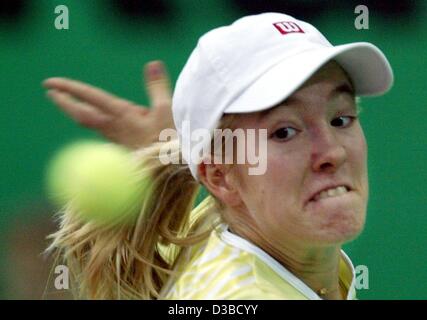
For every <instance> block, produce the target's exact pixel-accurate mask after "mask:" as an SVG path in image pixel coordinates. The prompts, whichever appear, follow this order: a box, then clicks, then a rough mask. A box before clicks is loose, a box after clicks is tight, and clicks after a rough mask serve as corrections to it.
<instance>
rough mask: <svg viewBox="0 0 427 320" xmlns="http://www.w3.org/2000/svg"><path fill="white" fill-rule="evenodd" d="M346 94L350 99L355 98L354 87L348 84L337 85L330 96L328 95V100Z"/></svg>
mask: <svg viewBox="0 0 427 320" xmlns="http://www.w3.org/2000/svg"><path fill="white" fill-rule="evenodd" d="M342 93H347V94H349V95H351V96H352V97H355V95H356V93H355V91H354V87H353V86H352V85H351V84H350V83H348V82H344V83H341V84H340V85H338V86H337V87H336V88H335V89H334V90H332V91H331V94H330V95H329V97H330V98H333V97H334V96H336V95H339V94H342Z"/></svg>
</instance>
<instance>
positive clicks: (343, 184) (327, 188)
mask: <svg viewBox="0 0 427 320" xmlns="http://www.w3.org/2000/svg"><path fill="white" fill-rule="evenodd" d="M338 187H345V188H346V190H347V192H346V193H349V192H351V191H353V189H352V188H351V187H350V186H349V185H348V184H345V183H342V184H334V185H330V186H326V187H323V188H322V189H320V190H319V191H317V192H315V193H314V194H313V195H312V196H311V197H310V198H309V199H308V201H306V203H305V204H306V205H307V204H308V203H310V202H316V201H319V200H322V199H317V200H316V197H317V195H319V194H320V193H322V192H323V191H326V190H329V189H336V188H338ZM335 197H336V196H335ZM328 198H329V197H328ZM325 199H327V198H325Z"/></svg>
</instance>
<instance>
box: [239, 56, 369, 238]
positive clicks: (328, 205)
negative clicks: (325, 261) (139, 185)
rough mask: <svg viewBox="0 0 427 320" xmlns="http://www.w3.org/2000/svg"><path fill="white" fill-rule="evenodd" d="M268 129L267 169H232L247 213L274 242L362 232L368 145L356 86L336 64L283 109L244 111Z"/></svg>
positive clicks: (245, 123)
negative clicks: (252, 171) (253, 171)
mask: <svg viewBox="0 0 427 320" xmlns="http://www.w3.org/2000/svg"><path fill="white" fill-rule="evenodd" d="M235 124H236V126H237V127H241V128H244V129H245V128H247V129H249V128H255V129H267V132H268V134H267V137H268V141H267V155H266V159H267V160H266V161H267V162H266V163H267V170H266V172H265V173H264V174H262V175H248V166H249V165H235V166H233V167H232V169H231V172H232V173H231V174H232V176H233V177H234V178H235V179H233V181H235V182H234V187H235V188H236V190H237V192H236V193H237V194H238V197H240V203H241V208H240V209H239V210H243V211H244V212H243V214H244V215H249V217H248V220H247V221H251V223H253V224H254V225H255V228H256V230H257V231H258V232H260V233H261V234H262V235H263V236H264V237H266V239H268V240H269V241H272V242H273V243H287V242H288V243H289V240H294V241H298V243H300V244H307V245H329V244H340V243H344V242H346V241H349V240H351V239H353V238H354V237H356V236H357V235H358V234H359V233H360V232H361V230H362V228H363V225H364V222H365V214H366V206H367V199H368V179H367V165H366V162H367V147H366V141H365V137H364V134H363V131H362V128H361V126H360V123H359V121H358V119H357V108H356V103H355V98H354V94H353V92H352V85H351V83H350V81H349V80H348V78H347V76H346V75H345V73H344V72H343V70H342V69H341V68H340V67H339V66H338V64H336V63H335V62H331V63H328V64H327V65H325V66H324V67H323V68H322V69H321V70H319V71H318V72H317V73H316V74H315V75H314V76H313V77H312V78H311V79H309V80H308V81H307V82H306V83H305V85H304V86H303V87H301V88H300V89H299V90H298V91H297V92H295V93H294V94H293V95H292V96H291V97H290V98H289V99H287V100H286V101H285V102H284V103H283V104H281V105H280V106H278V107H276V108H272V109H270V110H267V111H265V112H259V113H253V114H245V115H241V116H239V118H238V120H237V121H236V123H235Z"/></svg>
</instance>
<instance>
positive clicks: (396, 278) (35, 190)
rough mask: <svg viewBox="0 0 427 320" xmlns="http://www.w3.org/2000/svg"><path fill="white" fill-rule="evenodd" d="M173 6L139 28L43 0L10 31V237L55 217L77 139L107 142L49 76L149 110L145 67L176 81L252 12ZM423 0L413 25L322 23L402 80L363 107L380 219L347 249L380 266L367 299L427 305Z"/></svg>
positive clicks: (0, 123) (0, 210)
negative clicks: (32, 220) (55, 162)
mask: <svg viewBox="0 0 427 320" xmlns="http://www.w3.org/2000/svg"><path fill="white" fill-rule="evenodd" d="M169 3H170V5H171V7H172V8H173V10H172V15H170V16H169V18H165V19H161V20H160V19H153V18H147V19H143V20H142V21H140V22H139V23H137V22H129V21H127V20H126V18H125V17H123V16H119V15H118V14H117V13H115V11H114V10H112V9H111V7H109V6H108V5H106V2H105V1H95V0H91V1H77V0H74V1H71V0H68V1H66V0H61V1H53V0H43V1H34V2H33V3H32V6H31V7H30V8H29V10H28V12H27V14H26V16H24V17H23V18H22V19H21V20H19V21H18V23H9V24H6V23H2V24H0V72H1V77H0V105H1V113H0V114H1V116H0V127H1V135H0V137H1V138H0V152H1V158H0V164H1V167H0V174H1V179H0V229H1V230H0V231H1V232H2V233H4V232H7V231H8V230H9V228H10V221H11V219H12V218H14V219H15V218H16V215H24V217H26V216H27V215H28V216H29V215H37V214H51V212H43V213H40V210H36V209H34V213H33V212H32V210H31V208H33V207H34V208H36V207H39V206H43V205H44V203H46V199H45V195H44V189H43V179H44V172H45V166H46V163H47V161H48V160H49V159H50V157H51V156H52V155H53V154H54V152H55V151H56V150H58V148H60V147H61V146H63V145H64V144H66V143H69V142H71V141H74V140H76V139H79V138H87V137H97V136H96V134H95V133H93V132H90V131H88V130H86V129H84V128H82V127H79V126H78V125H76V124H75V123H73V122H72V121H71V120H70V119H69V118H67V116H65V115H64V114H63V113H61V112H60V111H59V110H58V109H56V108H55V107H54V106H53V105H52V104H51V103H50V102H49V101H48V100H47V99H46V98H45V91H44V90H43V88H42V87H41V81H42V80H43V79H45V78H47V77H51V76H66V77H71V78H76V79H80V80H82V81H85V82H89V83H91V84H94V85H96V86H99V87H102V88H104V89H106V90H108V91H112V92H113V93H115V94H117V95H119V96H123V97H126V98H128V99H130V100H133V101H137V102H139V103H143V104H145V103H146V102H147V99H146V96H145V93H144V90H143V86H142V82H141V70H142V66H143V64H144V63H145V62H147V61H149V60H154V59H161V60H163V61H165V63H166V64H167V66H168V69H169V72H170V75H171V77H172V79H173V80H176V78H177V76H178V74H179V71H180V69H181V68H182V66H183V65H184V63H185V61H186V58H187V57H188V55H189V54H190V52H191V50H192V49H193V47H194V46H195V43H196V41H197V39H198V37H199V36H201V35H202V34H203V33H204V32H206V31H208V30H210V29H212V28H214V27H217V26H220V25H224V24H229V23H231V22H232V21H233V20H235V19H237V18H239V17H240V16H242V12H241V11H239V10H238V8H237V7H235V6H233V5H232V3H231V2H230V1H225V0H223V1H221V0H216V1H215V0H204V1H195V0H175V1H169ZM422 3H423V5H422V6H421V7H420V9H419V10H418V11H417V14H416V15H415V16H412V17H411V18H410V19H400V20H396V19H395V18H393V17H391V16H390V17H380V15H379V14H378V13H376V12H372V11H371V12H370V20H369V27H370V28H369V30H356V29H355V28H354V18H355V17H356V15H355V14H354V12H353V11H352V10H348V11H340V12H339V13H337V12H335V11H334V10H332V9H333V8H331V10H329V11H328V13H327V14H326V15H322V16H320V17H317V18H316V19H315V20H313V21H312V23H313V24H314V25H316V26H317V27H318V28H319V29H320V30H321V31H322V32H323V33H324V34H325V35H327V37H328V39H329V40H330V41H331V42H332V43H334V44H341V43H346V42H353V41H369V42H373V43H374V44H376V45H378V46H379V47H380V48H381V49H382V50H383V51H384V52H385V54H386V55H387V57H388V58H389V60H390V62H391V65H392V66H393V69H394V73H395V84H394V87H393V89H392V91H390V92H389V93H388V94H387V95H385V96H383V97H378V98H369V99H368V98H366V99H362V107H363V113H362V115H361V119H362V120H361V121H362V125H363V127H364V129H365V134H366V136H367V140H368V144H369V174H370V202H369V212H368V220H367V225H366V229H365V231H364V232H363V234H362V235H361V236H360V237H359V238H358V239H357V240H356V241H354V242H353V243H350V244H348V245H347V246H346V247H345V250H346V251H347V253H348V254H349V255H350V256H351V258H352V260H353V262H354V264H355V265H359V264H361V265H366V266H367V267H368V268H369V290H359V291H358V297H359V298H360V299H410V298H415V299H421V298H423V299H425V298H427V270H426V265H427V254H426V247H427V228H426V226H427V215H426V214H425V208H426V192H425V186H426V181H427V173H426V163H427V152H426V144H425V139H426V138H427V132H426V128H427V126H426V119H427V108H426V101H427V90H426V89H425V83H426V81H427V68H426V67H427V64H426V60H427V42H426V40H427V28H426V27H425V22H426V21H427V10H426V6H425V5H424V4H425V2H424V1H422ZM60 4H64V5H67V6H68V9H69V13H70V21H69V23H70V29H69V30H56V29H55V27H54V19H55V17H56V15H55V14H54V8H55V6H57V5H60ZM4 246H5V244H4V245H3V248H2V257H3V253H4V252H5V250H7V248H4ZM3 259H5V257H3ZM0 280H1V281H2V282H1V285H0V293H3V292H5V291H4V290H3V291H2V290H1V289H4V288H5V286H7V285H6V283H7V276H6V275H5V274H0ZM16 296H17V297H19V293H18V292H17V293H16ZM3 297H5V298H8V296H7V295H6V296H5V294H3Z"/></svg>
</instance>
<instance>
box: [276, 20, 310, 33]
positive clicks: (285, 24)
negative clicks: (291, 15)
mask: <svg viewBox="0 0 427 320" xmlns="http://www.w3.org/2000/svg"><path fill="white" fill-rule="evenodd" d="M273 26H275V27H276V29H277V30H279V32H280V33H281V34H288V33H304V31H303V30H302V29H301V28H300V27H299V25H297V24H296V23H295V22H293V21H282V22H276V23H273Z"/></svg>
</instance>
